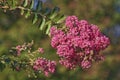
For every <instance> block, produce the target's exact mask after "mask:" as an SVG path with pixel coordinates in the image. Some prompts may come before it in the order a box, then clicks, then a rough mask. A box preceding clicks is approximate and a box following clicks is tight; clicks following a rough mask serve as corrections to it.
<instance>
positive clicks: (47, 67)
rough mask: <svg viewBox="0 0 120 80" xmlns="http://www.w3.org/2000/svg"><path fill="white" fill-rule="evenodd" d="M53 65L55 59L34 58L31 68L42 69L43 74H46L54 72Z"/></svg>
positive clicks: (54, 64)
mask: <svg viewBox="0 0 120 80" xmlns="http://www.w3.org/2000/svg"><path fill="white" fill-rule="evenodd" d="M55 66H56V62H55V61H50V60H47V59H45V58H38V59H37V60H35V62H34V65H33V69H34V70H35V71H39V70H40V71H44V74H45V76H48V75H49V73H54V72H55Z"/></svg>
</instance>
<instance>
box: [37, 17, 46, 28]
mask: <svg viewBox="0 0 120 80" xmlns="http://www.w3.org/2000/svg"><path fill="white" fill-rule="evenodd" d="M45 22H46V20H45V18H43V19H42V21H41V23H40V25H39V26H40V28H39V29H40V30H43V28H44V26H45Z"/></svg>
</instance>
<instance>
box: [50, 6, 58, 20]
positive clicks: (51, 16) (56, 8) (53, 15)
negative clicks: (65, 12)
mask: <svg viewBox="0 0 120 80" xmlns="http://www.w3.org/2000/svg"><path fill="white" fill-rule="evenodd" d="M59 11H60V9H59V8H58V7H55V8H54V9H53V11H52V13H51V15H50V19H53V18H55V17H56V16H57V15H58V12H59Z"/></svg>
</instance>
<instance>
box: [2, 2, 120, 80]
mask: <svg viewBox="0 0 120 80" xmlns="http://www.w3.org/2000/svg"><path fill="white" fill-rule="evenodd" d="M46 4H47V5H49V6H51V5H52V6H58V7H60V9H61V13H64V14H66V15H76V16H78V17H79V19H86V20H88V21H89V22H90V23H93V24H96V25H98V26H99V28H100V29H101V31H102V32H103V33H104V34H106V35H107V36H108V37H109V38H110V40H111V45H110V46H109V47H108V48H107V49H106V50H104V51H101V53H102V54H104V55H105V56H106V59H105V61H103V62H100V63H94V64H93V66H92V68H90V69H88V70H82V69H80V68H77V69H76V70H71V71H68V70H67V69H66V68H65V67H63V66H61V65H58V66H57V70H56V72H55V74H53V75H51V76H50V77H48V78H46V77H44V76H42V75H41V79H40V80H120V0H48V1H47V3H46ZM31 40H34V41H35V46H36V47H39V46H40V47H43V48H44V49H45V53H46V55H47V56H46V57H47V58H48V59H52V60H56V59H57V55H56V54H55V50H54V49H52V48H51V46H50V39H49V37H48V36H46V35H44V34H43V32H41V31H40V30H38V27H37V25H33V24H32V21H31V18H29V19H25V18H24V16H21V15H20V13H19V10H15V11H7V12H6V13H5V12H3V10H1V9H0V55H2V54H8V51H9V49H10V48H11V47H13V46H16V45H18V44H23V43H24V42H30V41H31ZM0 80H29V79H28V78H27V77H26V73H25V72H24V71H21V72H14V71H12V70H10V69H8V68H6V69H5V70H4V71H3V72H0ZM30 80H33V79H30Z"/></svg>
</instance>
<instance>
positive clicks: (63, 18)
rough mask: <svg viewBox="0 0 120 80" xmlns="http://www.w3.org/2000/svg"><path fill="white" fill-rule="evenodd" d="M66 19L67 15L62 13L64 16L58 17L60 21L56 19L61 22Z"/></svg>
mask: <svg viewBox="0 0 120 80" xmlns="http://www.w3.org/2000/svg"><path fill="white" fill-rule="evenodd" d="M65 19H66V16H65V15H62V16H61V17H60V19H58V21H56V23H61V22H63V21H64V20H65Z"/></svg>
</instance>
